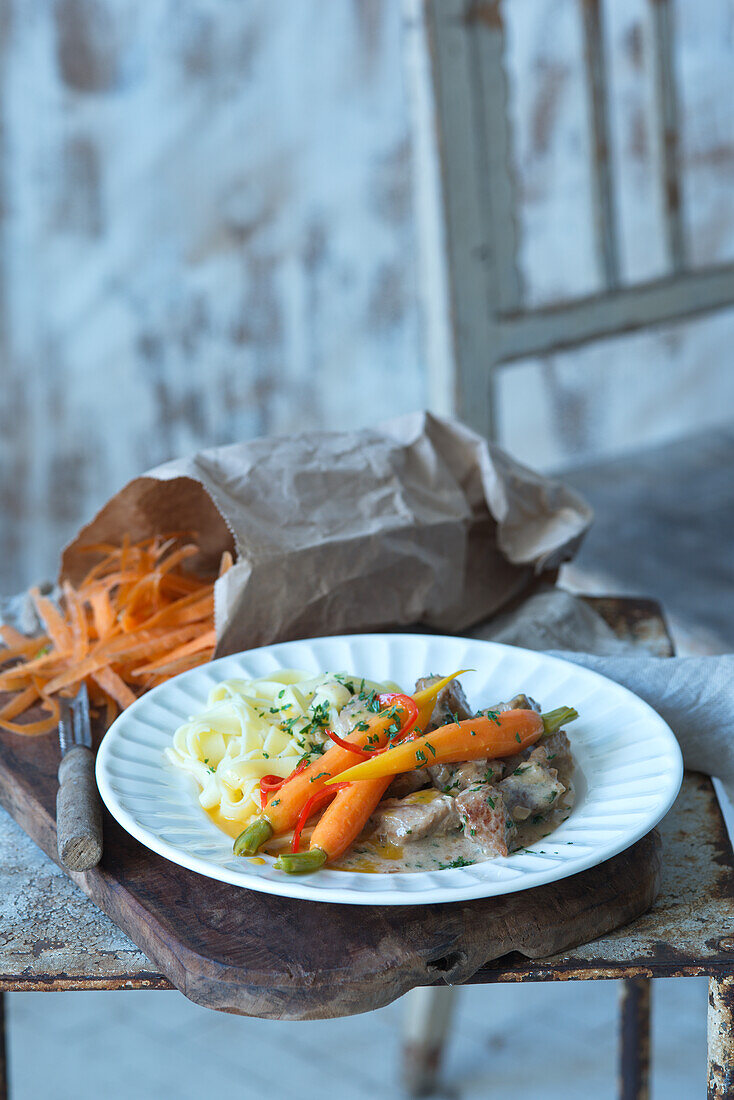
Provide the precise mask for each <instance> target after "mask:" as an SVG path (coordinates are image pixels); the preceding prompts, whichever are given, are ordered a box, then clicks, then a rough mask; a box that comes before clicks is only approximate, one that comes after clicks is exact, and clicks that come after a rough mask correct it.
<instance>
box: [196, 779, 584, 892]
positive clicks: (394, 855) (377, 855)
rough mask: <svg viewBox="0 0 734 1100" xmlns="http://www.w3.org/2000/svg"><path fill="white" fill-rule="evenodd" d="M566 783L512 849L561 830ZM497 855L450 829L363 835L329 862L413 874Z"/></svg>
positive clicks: (228, 827) (272, 847) (221, 823)
mask: <svg viewBox="0 0 734 1100" xmlns="http://www.w3.org/2000/svg"><path fill="white" fill-rule="evenodd" d="M560 778H561V782H562V783H564V784H565V786H566V788H567V789H566V792H565V794H563V795H561V797H560V798H559V800H558V804H557V806H556V807H555V808H554V809H553V810H552V811H551V813H549V814H547V815H546V816H545V817H544V818H543V820H542V821H539V822H536V823H535V824H533V823H532V819H529V820H528V821H523V822H520V823H518V829H517V836H516V840H515V844H514V846H513V848H512V851H513V852H517V851H520V850H521V849H522V848H528V847H529V846H530V845H531V844H536V843H537V842H538V841H539V840H543V839H544V838H545V837H547V836H548V835H549V833H551V832H552V831H553V830H554V829H557V828H558V826H559V825H560V824H561V822H562V821H565V819H566V818H567V817H568V815H569V813H570V812H571V808H572V807H573V804H574V797H575V796H574V787H573V783H572V782H571V780H570V779H569V778H568V777H567V776H563V775H561V776H560ZM440 797H441V792H440V791H437V790H436V789H435V788H433V787H428V788H426V789H425V790H422V791H414V792H413V794H410V795H407V796H406V798H405V801H406V802H412V803H418V804H424V805H425V804H426V803H429V802H432V801H433V800H434V798H440ZM206 814H207V817H208V818H209V820H210V821H211V822H212V823H213V824H214V825H216V826H217V828H218V829H221V830H222V832H224V833H226V834H227V836H230V837H233V838H235V837H237V836H239V834H240V833H241V832H242V829H243V828H244V826H243V825H242V823H241V822H239V821H230V820H228V819H227V818H224V817H222V816H221V814H219V813H218V812H217V810H216V809H214V810H208V811H206ZM313 830H314V825H307V826H306V828H305V829H304V830H303V833H302V844H301V848H302V850H303V851H305V850H306V849H307V848H308V843H309V840H310V838H311V834H312V833H313ZM292 835H293V834H292V833H288V834H286V835H285V836H280V837H273V839H272V840H270V841H268V843H267V844H265V845H264V846H263V848H262V849H261V850H262V851H263V852H264V853H265V854H267V855H270V856H277V855H278V854H279V853H280V852H284V851H289V850H290V846H291V839H292ZM491 858H493V857H491V856H487V855H486V854H485V853H484V852H483V851H482V849H481V848H480V847H479V846H478V845H477V844H476V843H475V842H474V841H473V840H471V839H470V838H469V837H465V836H464V835H463V833H462V832H461V831H460V830H457V831H456V832H454V833H450V834H449V835H448V836H434V837H431V836H429V837H426V838H425V839H424V840H414V841H411V842H409V843H407V844H404V845H396V844H386V843H383V842H377V841H373V840H371V839H370V838H369V836H364V835H363V836H361V837H360V838H359V839H358V840H357V842H356V843H355V844H354V845H353V847H352V848H351V849H350V850H349V851H348V852H346V853H345V854H344V855H343V856H341V858H340V859H338V860H335V861H334V863H331V864H329V868H330V869H331V870H334V871H358V872H360V873H361V874H365V875H385V874H388V875H391V874H398V873H405V872H408V873H414V872H417V871H441V870H445V869H446V868H447V867H451V866H452V865H453V866H454V867H465V866H467V865H468V864H471V863H482V862H484V861H485V860H487V859H491ZM248 862H250V863H253V864H263V863H265V862H266V861H265V860H264V859H262V858H261V857H260V856H252V857H249V859H248Z"/></svg>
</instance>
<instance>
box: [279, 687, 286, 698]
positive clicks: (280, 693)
mask: <svg viewBox="0 0 734 1100" xmlns="http://www.w3.org/2000/svg"><path fill="white" fill-rule="evenodd" d="M284 695H285V688H283V690H282V691H279V692H278V698H279V699H282V698H283V696H284Z"/></svg>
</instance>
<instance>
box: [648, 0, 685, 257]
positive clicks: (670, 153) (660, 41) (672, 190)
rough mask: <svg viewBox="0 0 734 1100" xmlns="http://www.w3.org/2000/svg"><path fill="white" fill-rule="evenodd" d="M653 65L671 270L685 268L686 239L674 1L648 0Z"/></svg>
mask: <svg viewBox="0 0 734 1100" xmlns="http://www.w3.org/2000/svg"><path fill="white" fill-rule="evenodd" d="M649 5H650V23H649V26H650V30H651V38H652V41H651V50H650V53H651V59H652V65H653V90H654V98H653V114H654V128H653V136H654V144H655V154H656V160H657V168H658V177H659V181H660V182H659V187H660V195H661V207H662V214H663V234H664V240H665V250H666V260H667V263H668V266H669V268H670V269H671V271H674V272H678V271H684V270H685V267H686V242H685V233H684V228H683V211H682V196H681V187H680V159H679V152H678V149H679V119H678V96H677V92H676V82H675V68H674V65H675V62H674V54H673V11H672V4H671V0H649Z"/></svg>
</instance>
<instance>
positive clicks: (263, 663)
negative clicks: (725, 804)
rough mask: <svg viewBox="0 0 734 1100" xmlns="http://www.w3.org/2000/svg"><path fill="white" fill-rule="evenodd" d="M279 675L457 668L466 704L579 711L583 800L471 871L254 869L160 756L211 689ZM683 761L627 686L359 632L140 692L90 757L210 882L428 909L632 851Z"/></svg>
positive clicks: (121, 804) (137, 830)
mask: <svg viewBox="0 0 734 1100" xmlns="http://www.w3.org/2000/svg"><path fill="white" fill-rule="evenodd" d="M278 668H299V669H304V670H306V671H308V672H311V673H313V674H317V673H320V672H326V671H328V672H342V671H343V672H349V673H354V674H356V675H359V676H364V677H366V678H368V679H371V680H395V681H397V682H398V683H399V684H400V685H401V686H402V687H403V688H405V689H410V688H411V686H412V685H413V684H414V683H415V680H416V678H417V677H418V676H424V675H426V674H427V673H429V672H440V673H443V674H445V673H447V672H450V671H452V670H453V669H457V668H473V669H476V670H477V671H476V672H473V673H469V674H467V675H465V676H463V677H462V682H463V684H464V687H465V690H466V693H467V696H468V698H469V701H470V703H471V704H472V705H473V706H475V707H477V709H478V708H479V707H482V706H489V705H490V704H492V703H494V702H497V700H498V699H509V698H511V697H512V696H513V695H515V694H516V693H517V692H519V691H525V692H527V693H528V694H529V695H531V696H533V697H534V698H535V699H537V700H538V701H539V702H540V703H541V704H542V707H543V710H553V709H554V708H555V707H559V706H563V705H568V706H573V707H576V709H577V710H578V712H579V715H580V717H579V718H578V720H577V721H576V722H574V723H573V724H572V725H571V726H570V727H569V730H568V734H569V737H570V740H571V744H572V748H573V753H574V757H575V759H576V765H577V771H576V778H575V782H576V787H577V802H576V805H575V807H574V809H573V811H572V813H571V815H570V817H569V818H568V819H567V820H566V821H565V822H564V823H563V824H562V825H561V826H560V827H559V828H558V829H556V830H555V831H554V832H553V833H551V834H550V836H548V837H547V838H546V839H544V840H542V841H540V842H538V843H536V844H533V845H531V847H530V848H529V849H528V850H526V851H522V852H519V853H517V854H515V855H512V856H508V857H507V858H506V859H492V860H486V861H484V862H482V863H477V864H473V865H472V866H469V867H458V868H449V869H446V870H442V871H419V872H415V873H407V872H405V873H396V874H360V873H358V872H354V871H335V870H329V869H324V870H321V871H318V872H316V873H315V874H312V875H308V876H289V875H286V874H285V873H284V872H282V871H277V870H275V868H274V867H273V862H274V860H273V859H272V858H271V857H268V858H267V862H266V863H264V864H253V863H250V862H249V861H248V860H247V859H242V858H238V857H236V856H234V855H233V854H232V841H231V840H230V839H229V837H227V836H225V835H224V834H223V833H222V832H221V831H220V830H219V829H217V828H216V826H215V825H214V824H212V822H211V821H210V820H209V818H208V817H207V816H206V814H205V813H204V811H203V810H202V809H201V807H200V806H199V803H198V801H197V798H196V795H197V793H198V787H197V786H196V783H195V781H194V780H193V778H192V777H191V776H189V775H187V774H186V773H184V772H181V771H179V770H178V769H176V768H174V767H173V766H172V765H170V764H169V763H168V762H167V761H166V760H165V758H164V755H163V750H164V749H165V748H166V746H168V745H169V744H170V743H171V738H172V737H173V732H174V730H175V729H176V727H177V726H178V725H179V724H180V723H181V722H183V721H185V720H186V719H187V718H188V717H189V716H190V715H191V714H193V713H195V712H196V711H200V710H201V709H202V708H203V707H204V705H205V703H206V699H207V695H208V693H209V690H210V688H211V687H212V686H213V685H214V684H215V683H217V682H219V681H220V680H224V679H228V678H229V677H245V678H254V677H257V676H264V675H266V674H267V673H270V672H272V671H273V670H275V669H278ZM682 776H683V761H682V758H681V753H680V749H679V747H678V742H677V741H676V739H675V737H674V736H673V734H672V732H671V731H670V729H669V728H668V726H667V725H666V724H665V722H664V721H663V720H662V718H660V717H659V716H658V715H657V714H656V713H655V712H654V711H653V710H652V709H651V708H650V707H649V706H648V705H647V703H644V702H643V701H642V700H641V699H638V697H637V696H636V695H633V694H632V692H630V691H628V690H627V689H626V688H623V687H620V686H619V685H618V684H615V683H613V682H612V681H611V680H607V679H606V678H605V677H603V676H600V675H598V674H597V673H595V672H590V671H588V670H587V669H582V668H579V667H577V666H576V665H572V664H570V663H568V662H567V661H562V660H559V659H558V658H555V657H548V656H546V655H545V654H543V653H535V652H532V651H530V650H526V649H517V648H515V647H513V646H504V645H498V644H496V643H494V642H480V641H473V640H471V639H468V638H448V637H441V636H436V635H428V634H356V635H351V636H344V637H336V638H315V639H311V640H308V641H298V642H285V643H282V644H280V645H272V646H265V647H263V648H262V649H253V650H250V651H248V652H247V653H238V654H236V655H235V656H232V657H222V658H220V659H219V660H217V661H212V662H211V664H208V665H204V666H203V667H201V668H197V669H193V670H192V671H191V672H184V673H182V674H181V675H180V676H176V677H175V678H174V679H172V680H169V681H168V682H167V683H165V684H162V685H161V686H160V687H157V688H154V689H153V690H152V691H150V692H148V694H147V695H144V696H143V697H142V698H141V699H139V700H138V701H137V702H136V703H134V704H133V705H132V706H131V707H130V708H129V709H128V710H126V711H125V712H124V714H122V715H121V716H120V717H119V718H118V719H117V721H116V722H114V724H113V725H112V726H111V727H110V729H109V730H108V732H107V734H106V736H105V738H104V740H103V742H102V745H101V747H100V750H99V752H98V754H97V783H98V785H99V790H100V793H101V795H102V798H103V799H104V801H105V803H106V805H107V808H108V809H109V811H110V813H111V814H112V815H113V817H115V818H117V820H118V821H119V822H120V824H121V825H122V826H123V828H125V829H127V831H128V832H129V833H131V834H132V835H133V836H134V837H135V838H136V839H137V840H139V841H140V842H141V844H144V845H146V846H147V847H148V848H150V849H151V850H152V851H154V852H157V853H158V854H159V855H161V856H165V858H166V859H169V860H171V861H172V862H173V863H177V864H179V865H180V866H182V867H188V868H189V869H190V870H192V871H198V872H199V874H202V875H207V876H208V877H209V878H214V879H219V880H221V881H222V882H230V883H232V884H233V885H235V886H246V887H248V888H249V889H251V890H262V891H264V892H265V893H270V894H283V895H285V896H286V897H292V898H308V899H311V900H314V901H330V902H341V903H345V904H346V903H348V904H356V905H374V904H379V905H426V904H435V903H436V902H447V901H463V900H465V899H468V898H485V897H492V896H495V895H498V894H509V893H512V892H514V891H516V890H527V889H529V888H530V887H532V886H540V885H542V884H543V883H546V882H554V881H555V880H557V879H561V878H565V877H566V876H567V875H574V874H576V873H577V872H578V871H583V870H585V869H586V868H587V867H592V866H594V865H595V864H597V863H601V862H602V861H603V860H605V859H609V858H610V857H611V856H614V855H616V854H617V853H618V852H621V851H623V850H624V849H625V848H629V846H630V845H631V844H634V843H635V841H637V840H639V839H640V837H642V836H644V835H645V833H647V832H649V830H650V829H652V828H653V826H654V825H655V824H657V822H658V821H659V820H660V819H661V818H662V817H663V816H664V815H665V814H666V813H667V811H668V810H669V809H670V807H671V806H672V804H673V802H674V800H675V797H676V795H677V793H678V788H679V787H680V784H681V779H682Z"/></svg>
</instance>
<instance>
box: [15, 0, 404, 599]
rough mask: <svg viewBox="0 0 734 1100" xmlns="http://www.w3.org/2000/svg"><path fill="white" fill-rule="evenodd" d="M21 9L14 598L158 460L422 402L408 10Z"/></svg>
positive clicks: (207, 1)
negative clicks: (406, 69) (407, 86)
mask: <svg viewBox="0 0 734 1100" xmlns="http://www.w3.org/2000/svg"><path fill="white" fill-rule="evenodd" d="M4 9H5V20H4V23H3V44H2V72H1V75H0V79H1V81H2V84H1V90H0V111H1V112H2V118H1V129H2V138H1V142H2V144H1V146H0V162H1V167H2V187H3V197H2V207H3V221H2V243H1V256H2V265H3V284H2V285H3V289H2V293H3V313H4V320H5V324H4V326H3V328H4V336H3V347H2V358H1V361H0V377H1V378H2V395H3V396H2V411H1V412H0V418H1V424H0V462H1V463H2V466H1V481H2V489H1V490H0V492H1V494H2V496H1V498H0V507H1V508H2V518H1V519H0V577H2V588H3V589H4V590H6V591H8V590H11V589H12V588H14V587H17V586H19V585H20V584H24V583H26V582H28V581H30V580H31V579H32V578H34V577H37V576H39V575H42V574H44V573H48V572H49V571H50V570H52V569H53V568H54V566H55V553H56V549H57V547H58V546H59V544H60V543H61V542H62V541H63V539H64V538H66V537H67V536H69V535H70V534H71V533H72V532H73V530H74V529H75V528H76V526H77V525H78V524H79V523H80V522H81V521H82V520H83V519H84V518H86V517H88V516H89V515H90V513H91V512H92V511H93V509H95V508H96V507H97V506H98V505H100V504H102V503H103V501H104V500H105V499H106V498H107V497H108V496H109V495H110V494H111V493H112V492H113V491H114V490H115V489H116V488H117V487H118V486H119V485H121V484H122V483H123V482H124V481H125V480H126V479H128V478H129V477H131V476H133V475H134V474H136V473H139V472H141V471H142V470H144V469H145V468H146V467H149V466H151V465H153V464H155V463H158V462H161V461H163V460H165V459H167V458H169V457H171V456H173V455H175V454H177V453H181V452H185V451H187V450H190V449H193V448H196V447H199V446H203V445H213V444H216V443H224V442H229V441H232V440H235V439H241V438H246V437H249V436H254V435H258V434H263V433H269V432H278V431H290V430H293V429H296V428H309V427H318V426H337V425H342V424H353V425H356V424H364V423H366V422H369V421H370V420H372V419H373V418H374V417H375V416H380V415H382V414H388V415H389V413H390V412H391V411H405V410H407V409H411V408H416V407H420V406H421V405H422V404H423V403H424V394H423V390H422V374H421V371H420V365H419V352H418V336H417V318H416V312H415V308H414V301H415V293H414V290H413V266H412V256H413V230H412V222H411V216H410V145H409V135H408V124H407V109H406V101H405V94H404V90H403V82H402V67H401V38H400V15H399V11H398V7H397V5H394V4H391V3H389V2H377V3H375V2H373V0H337V2H336V3H328V4H325V3H322V2H319V0H297V2H295V3H291V2H285V0H279V2H275V3H273V2H269V0H257V2H252V0H247V2H236V0H126V2H125V3H119V2H118V0H57V2H55V3H52V2H50V0H6V2H5V4H4Z"/></svg>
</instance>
